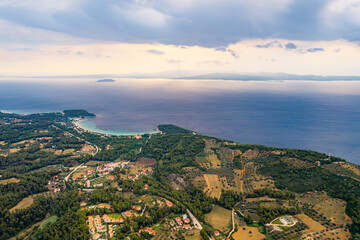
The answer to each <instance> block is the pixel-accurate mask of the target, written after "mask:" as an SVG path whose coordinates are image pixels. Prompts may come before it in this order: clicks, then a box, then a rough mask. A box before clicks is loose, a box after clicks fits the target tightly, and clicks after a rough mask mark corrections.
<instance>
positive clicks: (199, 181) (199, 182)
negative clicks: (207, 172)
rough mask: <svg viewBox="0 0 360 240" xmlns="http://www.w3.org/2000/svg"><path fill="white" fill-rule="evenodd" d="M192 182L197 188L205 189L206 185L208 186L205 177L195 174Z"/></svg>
mask: <svg viewBox="0 0 360 240" xmlns="http://www.w3.org/2000/svg"><path fill="white" fill-rule="evenodd" d="M192 183H193V184H194V186H195V187H197V188H198V189H201V190H203V189H205V188H206V187H208V185H207V183H206V181H205V178H204V177H203V176H197V177H195V178H194V179H193V181H192Z"/></svg>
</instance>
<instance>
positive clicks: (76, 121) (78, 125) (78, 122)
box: [72, 118, 161, 136]
mask: <svg viewBox="0 0 360 240" xmlns="http://www.w3.org/2000/svg"><path fill="white" fill-rule="evenodd" d="M82 121H88V119H87V118H74V119H72V123H73V124H74V125H75V127H76V128H78V129H81V130H83V131H85V132H90V133H94V134H100V135H106V136H142V135H145V134H149V135H152V134H157V133H161V131H159V129H156V130H154V131H149V132H134V133H132V132H130V133H116V132H112V131H111V130H103V129H98V128H97V127H96V126H95V125H94V126H95V128H96V129H95V130H94V129H91V128H88V127H86V126H83V125H82V124H81V122H82Z"/></svg>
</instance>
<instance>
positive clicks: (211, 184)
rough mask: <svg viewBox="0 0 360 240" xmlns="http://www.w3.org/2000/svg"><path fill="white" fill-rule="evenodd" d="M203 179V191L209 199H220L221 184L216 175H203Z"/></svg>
mask: <svg viewBox="0 0 360 240" xmlns="http://www.w3.org/2000/svg"><path fill="white" fill-rule="evenodd" d="M204 178H205V181H206V184H207V188H205V189H204V191H205V192H207V194H208V195H209V196H211V197H216V198H220V196H221V189H222V184H221V182H220V181H219V177H218V175H215V174H204Z"/></svg>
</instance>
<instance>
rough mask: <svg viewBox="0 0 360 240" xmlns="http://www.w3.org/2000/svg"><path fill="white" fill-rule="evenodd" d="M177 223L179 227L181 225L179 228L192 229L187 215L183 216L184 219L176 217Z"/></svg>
mask: <svg viewBox="0 0 360 240" xmlns="http://www.w3.org/2000/svg"><path fill="white" fill-rule="evenodd" d="M175 222H176V223H177V225H179V227H182V228H184V229H186V230H188V229H191V228H192V227H191V225H190V222H191V221H190V218H188V216H187V215H186V214H184V215H183V216H182V219H181V218H180V217H176V218H175Z"/></svg>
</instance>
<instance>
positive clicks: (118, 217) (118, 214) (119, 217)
mask: <svg viewBox="0 0 360 240" xmlns="http://www.w3.org/2000/svg"><path fill="white" fill-rule="evenodd" d="M108 216H109V217H111V218H116V219H121V218H123V217H122V216H121V214H120V213H110V214H108Z"/></svg>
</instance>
